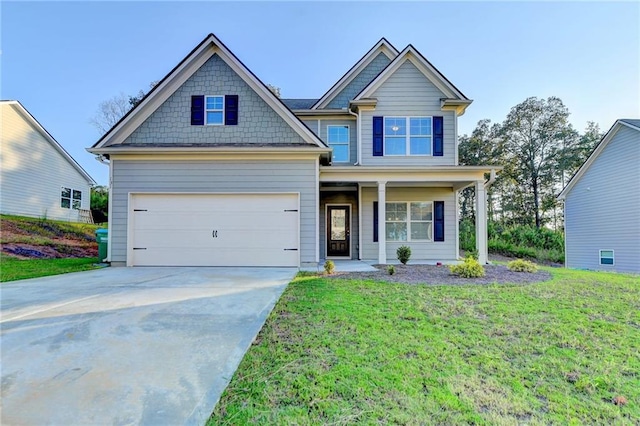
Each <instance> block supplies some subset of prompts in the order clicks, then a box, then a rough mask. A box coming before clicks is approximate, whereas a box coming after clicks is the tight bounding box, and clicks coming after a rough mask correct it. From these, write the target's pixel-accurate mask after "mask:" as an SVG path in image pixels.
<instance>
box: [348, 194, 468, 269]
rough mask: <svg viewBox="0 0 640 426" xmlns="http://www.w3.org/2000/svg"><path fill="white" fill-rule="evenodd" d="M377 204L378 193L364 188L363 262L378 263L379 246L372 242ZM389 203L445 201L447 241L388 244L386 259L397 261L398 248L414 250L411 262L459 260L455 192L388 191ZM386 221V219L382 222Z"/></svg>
mask: <svg viewBox="0 0 640 426" xmlns="http://www.w3.org/2000/svg"><path fill="white" fill-rule="evenodd" d="M374 201H378V189H377V188H375V187H364V188H362V205H361V206H360V208H361V209H362V227H361V229H360V232H362V249H361V250H362V259H364V260H371V259H378V243H377V242H374V241H373V202H374ZM386 201H387V202H388V203H391V202H395V201H409V202H410V201H444V241H437V242H436V241H424V242H398V241H387V259H388V260H396V259H397V254H396V250H398V247H400V246H403V245H406V246H409V247H411V259H413V260H433V261H448V260H457V259H458V253H456V240H457V235H456V208H457V206H456V199H455V192H454V191H453V189H452V188H400V187H398V188H396V187H387V188H386ZM380 220H384V218H380Z"/></svg>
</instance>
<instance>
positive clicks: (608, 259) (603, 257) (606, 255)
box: [600, 250, 615, 266]
mask: <svg viewBox="0 0 640 426" xmlns="http://www.w3.org/2000/svg"><path fill="white" fill-rule="evenodd" d="M600 265H607V266H612V265H615V257H614V253H613V250H600Z"/></svg>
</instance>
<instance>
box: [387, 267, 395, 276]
mask: <svg viewBox="0 0 640 426" xmlns="http://www.w3.org/2000/svg"><path fill="white" fill-rule="evenodd" d="M387 272H388V273H389V275H393V274H395V273H396V267H395V266H393V265H389V266H387Z"/></svg>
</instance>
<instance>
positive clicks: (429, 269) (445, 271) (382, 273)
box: [330, 264, 551, 285]
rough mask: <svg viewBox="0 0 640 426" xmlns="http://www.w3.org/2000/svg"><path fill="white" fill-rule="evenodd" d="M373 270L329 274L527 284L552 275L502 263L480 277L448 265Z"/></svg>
mask: <svg viewBox="0 0 640 426" xmlns="http://www.w3.org/2000/svg"><path fill="white" fill-rule="evenodd" d="M375 267H376V268H377V269H378V270H377V271H375V272H337V273H335V274H334V275H330V277H332V278H346V279H356V280H376V281H386V282H392V283H404V284H430V285H442V284H445V285H465V284H506V283H512V284H530V283H536V282H541V281H547V280H549V279H551V274H550V273H549V272H547V271H538V272H536V273H533V274H531V273H526V272H512V271H510V270H509V269H508V268H507V267H506V266H504V265H486V266H485V268H484V269H485V273H486V275H485V276H484V277H482V278H461V277H458V276H456V275H453V274H451V272H450V271H449V268H448V267H447V266H435V265H411V264H409V265H395V269H396V272H395V274H394V275H389V273H388V272H387V269H386V266H384V265H375Z"/></svg>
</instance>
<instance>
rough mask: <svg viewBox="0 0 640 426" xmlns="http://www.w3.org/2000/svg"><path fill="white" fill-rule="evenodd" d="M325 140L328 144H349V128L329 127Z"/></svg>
mask: <svg viewBox="0 0 640 426" xmlns="http://www.w3.org/2000/svg"><path fill="white" fill-rule="evenodd" d="M327 138H328V142H329V143H330V144H331V143H333V142H336V143H349V127H347V126H329V127H327Z"/></svg>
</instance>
